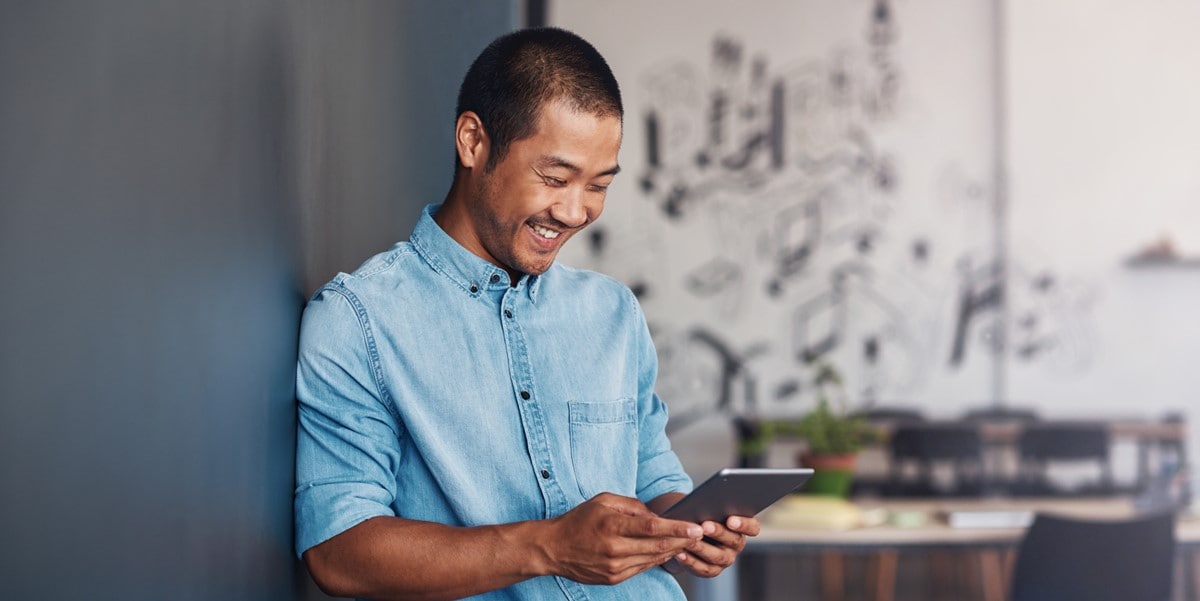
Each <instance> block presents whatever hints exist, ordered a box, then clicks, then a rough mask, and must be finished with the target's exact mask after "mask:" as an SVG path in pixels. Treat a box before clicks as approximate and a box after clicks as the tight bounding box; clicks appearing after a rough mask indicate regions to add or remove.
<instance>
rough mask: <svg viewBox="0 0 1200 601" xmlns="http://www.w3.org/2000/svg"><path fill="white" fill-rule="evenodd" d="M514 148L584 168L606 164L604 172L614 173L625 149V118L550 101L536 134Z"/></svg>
mask: <svg viewBox="0 0 1200 601" xmlns="http://www.w3.org/2000/svg"><path fill="white" fill-rule="evenodd" d="M513 147H514V149H516V148H517V147H521V150H522V151H524V152H523V153H522V154H525V155H528V154H529V153H533V154H535V155H540V154H552V155H554V156H559V157H562V158H566V159H567V160H569V161H571V162H572V163H575V164H577V165H580V166H584V165H592V166H594V165H598V164H601V163H603V164H604V165H603V167H602V168H601V169H600V170H606V169H610V168H612V167H614V166H615V165H616V162H617V153H618V151H619V150H620V148H621V118H620V117H619V116H617V115H615V114H613V115H605V114H597V113H594V112H590V111H581V110H578V109H575V108H574V107H572V106H571V105H569V104H567V103H566V102H563V101H559V100H550V101H548V102H546V103H545V104H543V105H542V109H541V110H540V111H538V116H537V127H536V128H535V130H534V134H533V135H532V136H530V137H528V138H525V139H522V140H519V141H517V142H515V143H514V144H513ZM526 158H534V157H530V156H526Z"/></svg>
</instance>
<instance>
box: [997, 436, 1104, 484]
mask: <svg viewBox="0 0 1200 601" xmlns="http://www.w3.org/2000/svg"><path fill="white" fill-rule="evenodd" d="M1109 447H1110V441H1109V434H1108V427H1107V426H1105V425H1104V424H1087V423H1074V424H1070V423H1055V424H1051V423H1042V424H1034V425H1029V426H1026V427H1025V428H1024V429H1023V430H1022V432H1021V435H1020V438H1019V439H1018V441H1017V453H1018V456H1019V466H1018V474H1017V482H1016V484H1015V485H1014V488H1013V492H1015V493H1017V494H1025V495H1094V494H1102V495H1105V494H1114V493H1115V492H1117V491H1116V486H1115V485H1114V482H1113V475H1112V463H1111V461H1110V460H1109ZM1064 463H1073V464H1080V463H1084V464H1086V463H1092V464H1094V465H1097V466H1098V467H1099V472H1100V474H1099V477H1098V478H1097V479H1095V480H1094V481H1093V482H1091V483H1088V484H1085V485H1083V486H1079V487H1076V488H1073V489H1072V488H1067V487H1064V486H1062V485H1061V484H1058V483H1056V482H1055V481H1054V479H1053V478H1051V474H1050V468H1051V466H1052V465H1061V464H1064Z"/></svg>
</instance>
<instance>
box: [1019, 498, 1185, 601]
mask: <svg viewBox="0 0 1200 601" xmlns="http://www.w3.org/2000/svg"><path fill="white" fill-rule="evenodd" d="M1174 557H1175V515H1174V514H1173V513H1159V514H1154V515H1149V516H1143V517H1139V518H1136V519H1132V520H1127V521H1119V522H1098V521H1086V520H1074V519H1067V518H1062V517H1054V516H1048V515H1038V516H1037V518H1036V519H1035V520H1034V522H1033V524H1032V525H1031V526H1030V527H1029V530H1028V531H1027V532H1026V534H1025V538H1024V539H1023V540H1022V541H1021V545H1020V548H1019V549H1018V552H1017V564H1016V568H1015V569H1014V571H1013V580H1012V587H1011V591H1012V594H1011V596H1010V598H1011V600H1012V601H1063V600H1067V599H1086V600H1088V601H1165V600H1166V599H1168V598H1170V595H1171V580H1172V578H1171V576H1172V567H1173V566H1174V565H1175V562H1174Z"/></svg>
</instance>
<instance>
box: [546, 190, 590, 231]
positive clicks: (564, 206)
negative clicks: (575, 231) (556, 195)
mask: <svg viewBox="0 0 1200 601" xmlns="http://www.w3.org/2000/svg"><path fill="white" fill-rule="evenodd" d="M550 216H551V217H553V218H554V220H555V221H557V222H559V223H561V224H563V225H565V226H567V227H570V228H576V227H582V226H583V225H585V224H586V223H587V221H588V208H587V205H586V203H585V202H584V199H583V192H582V191H581V190H572V191H570V192H568V193H567V194H564V195H563V196H562V197H561V198H560V199H559V201H558V202H556V203H554V204H553V205H551V206H550Z"/></svg>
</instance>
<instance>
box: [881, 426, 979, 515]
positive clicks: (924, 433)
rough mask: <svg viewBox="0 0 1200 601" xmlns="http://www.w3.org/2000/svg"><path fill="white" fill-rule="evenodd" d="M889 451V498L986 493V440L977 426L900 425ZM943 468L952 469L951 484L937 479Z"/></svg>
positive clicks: (893, 432)
mask: <svg viewBox="0 0 1200 601" xmlns="http://www.w3.org/2000/svg"><path fill="white" fill-rule="evenodd" d="M888 452H889V453H888V455H889V456H888V461H889V473H888V482H887V485H886V486H885V488H884V494H886V495H890V496H922V497H924V496H944V495H953V496H973V495H978V494H981V493H983V492H984V490H985V484H986V482H985V473H984V469H983V441H982V439H981V437H980V435H979V429H978V427H977V426H975V425H973V424H966V423H961V422H953V423H932V422H931V423H923V424H922V423H910V424H900V425H898V426H896V428H895V429H894V430H893V431H892V435H891V437H890V439H889V440H888ZM939 465H943V466H949V468H950V478H949V481H948V482H947V481H939V480H938V479H937V478H936V475H935V469H936V467H937V466H939ZM914 466H915V468H916V470H915V472H916V473H915V477H914V475H913V473H912V472H913V470H912V469H910V468H913V467H914Z"/></svg>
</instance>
